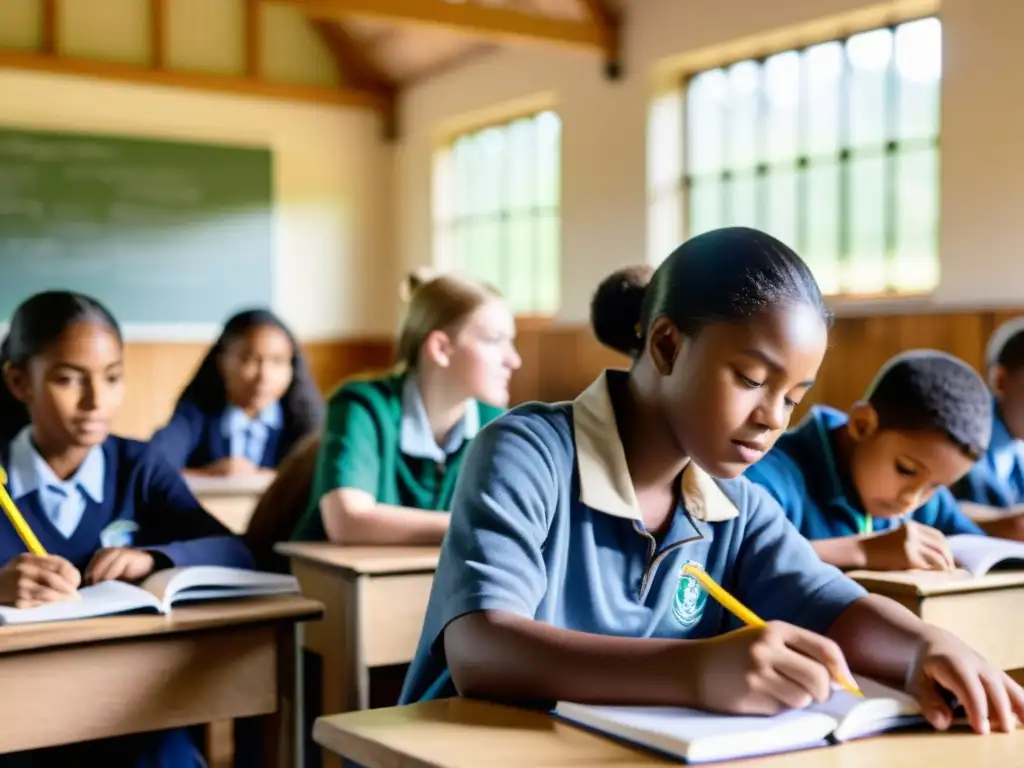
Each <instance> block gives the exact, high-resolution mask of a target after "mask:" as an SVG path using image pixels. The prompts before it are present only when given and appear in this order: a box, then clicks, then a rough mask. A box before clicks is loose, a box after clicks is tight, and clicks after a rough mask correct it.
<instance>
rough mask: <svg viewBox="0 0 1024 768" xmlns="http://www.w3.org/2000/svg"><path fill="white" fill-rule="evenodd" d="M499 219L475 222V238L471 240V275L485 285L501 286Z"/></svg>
mask: <svg viewBox="0 0 1024 768" xmlns="http://www.w3.org/2000/svg"><path fill="white" fill-rule="evenodd" d="M501 234H502V227H501V219H499V218H497V217H495V216H487V217H481V218H480V219H478V220H477V222H476V236H475V237H474V238H473V243H474V249H475V250H474V252H473V253H472V254H471V259H472V267H470V268H469V269H471V270H472V272H473V274H474V275H475V276H476V277H477V278H479V279H480V280H483V281H484V282H487V283H492V284H494V285H502V284H503V283H502V280H501V278H502V274H501V273H502V263H501V262H502V256H503V253H502V243H501Z"/></svg>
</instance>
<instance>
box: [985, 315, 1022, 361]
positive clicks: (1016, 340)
mask: <svg viewBox="0 0 1024 768" xmlns="http://www.w3.org/2000/svg"><path fill="white" fill-rule="evenodd" d="M985 357H986V360H985V363H986V365H987V366H988V367H989V368H991V367H992V366H994V365H1001V366H1002V367H1003V368H1005V369H1006V370H1007V371H1009V372H1010V373H1013V372H1015V371H1017V370H1019V369H1020V368H1024V317H1015V318H1014V319H1013V320H1008V321H1007V322H1005V323H1003V324H1002V325H1001V326H999V327H998V328H997V329H996V330H995V333H993V334H992V337H991V338H990V339H989V343H988V349H987V350H986V355H985Z"/></svg>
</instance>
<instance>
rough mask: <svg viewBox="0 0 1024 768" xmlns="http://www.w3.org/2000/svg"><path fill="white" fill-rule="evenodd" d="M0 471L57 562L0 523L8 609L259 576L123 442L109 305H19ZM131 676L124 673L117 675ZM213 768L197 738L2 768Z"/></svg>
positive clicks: (154, 737) (1, 592)
mask: <svg viewBox="0 0 1024 768" xmlns="http://www.w3.org/2000/svg"><path fill="white" fill-rule="evenodd" d="M0 362H2V370H3V381H4V386H2V387H0V432H2V437H0V463H2V464H3V466H4V467H5V468H6V470H7V477H8V483H7V487H8V490H9V492H10V494H11V496H12V498H13V499H14V502H15V504H16V505H17V506H18V508H19V509H20V510H21V512H22V514H23V515H24V517H25V520H26V521H27V523H28V525H29V527H31V528H32V530H33V532H34V533H35V534H36V536H37V538H38V539H39V541H40V543H41V544H42V545H43V548H44V549H45V550H46V552H47V553H48V554H47V555H46V556H38V555H32V554H27V553H26V548H25V546H24V545H23V543H22V541H21V539H20V538H19V537H18V534H17V533H16V532H15V529H14V527H13V526H12V525H10V524H9V523H8V522H7V520H6V518H0V563H4V565H3V568H2V570H0V604H4V605H13V606H15V607H18V608H29V607H33V606H37V605H41V604H44V603H49V602H53V601H57V600H67V599H73V597H74V595H75V593H76V591H77V589H78V587H79V586H80V585H83V584H96V583H99V582H102V581H108V580H122V581H132V582H137V581H140V580H141V579H144V578H145V577H146V576H148V575H149V574H150V573H152V572H153V571H156V570H159V569H162V568H169V567H172V566H189V565H207V564H210V565H214V564H216V565H226V566H233V567H240V568H249V567H251V566H252V558H251V556H250V554H249V552H248V550H246V548H245V547H244V546H243V545H242V543H241V542H240V541H239V540H238V539H237V538H236V537H234V536H232V535H231V534H230V533H229V532H228V530H227V529H226V528H224V527H223V526H222V525H221V524H220V523H218V522H217V521H216V520H215V519H214V518H212V517H211V516H210V515H208V514H207V513H206V512H205V511H204V510H203V508H202V507H201V506H200V505H199V503H198V502H197V501H196V500H195V498H194V497H193V496H192V494H191V493H190V492H189V490H188V488H187V487H186V486H185V483H184V481H183V480H182V479H181V477H180V476H179V475H178V474H177V473H176V472H175V471H174V469H173V468H171V467H170V466H169V465H167V464H166V462H164V461H163V460H162V459H161V458H160V457H159V456H158V455H157V454H155V453H154V452H153V451H152V450H151V449H150V448H149V446H147V445H146V444H145V443H140V442H136V441H134V440H127V439H124V438H121V437H116V436H114V435H111V434H110V422H111V419H112V418H113V417H114V414H115V412H116V411H117V409H118V407H120V405H121V402H122V400H123V398H124V373H123V367H124V362H123V348H122V341H121V333H120V330H119V329H118V326H117V323H116V321H115V320H114V318H113V317H112V316H111V315H110V313H109V312H107V310H106V309H105V308H104V307H103V306H101V305H100V304H99V303H98V302H96V301H94V300H93V299H90V298H88V297H86V296H82V295H80V294H77V293H70V292H66V291H50V292H46V293H39V294H36V295H35V296H33V297H31V298H30V299H28V300H27V301H25V302H24V303H23V304H22V305H21V306H19V307H18V308H17V310H16V311H15V313H14V317H13V318H12V319H11V325H10V332H9V333H8V335H7V338H6V339H5V340H4V342H3V346H2V347H0ZM110 674H112V675H115V674H117V670H110ZM87 759H88V760H90V761H92V760H93V759H96V760H98V761H100V762H101V763H103V762H106V763H107V764H108V765H137V766H161V767H163V766H166V767H167V768H171V766H174V767H175V768H178V767H179V766H185V767H187V766H201V765H203V761H202V758H201V757H200V755H199V754H198V752H197V751H196V750H195V748H194V747H193V746H192V742H191V741H190V739H189V736H188V733H187V731H185V730H181V729H179V730H173V731H163V732H154V733H145V734H139V735H136V736H128V737H124V738H116V739H106V740H103V741H100V742H89V743H87V744H78V745H71V746H66V747H58V748H54V749H45V750H38V751H33V752H26V753H20V754H16V755H6V756H2V757H0V766H8V765H18V766H31V765H38V766H50V765H85V764H86V763H85V762H84V761H85V760H87Z"/></svg>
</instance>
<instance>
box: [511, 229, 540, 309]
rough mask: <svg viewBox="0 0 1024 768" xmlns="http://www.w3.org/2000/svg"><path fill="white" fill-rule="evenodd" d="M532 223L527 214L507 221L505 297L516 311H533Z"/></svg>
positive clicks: (533, 249)
mask: <svg viewBox="0 0 1024 768" xmlns="http://www.w3.org/2000/svg"><path fill="white" fill-rule="evenodd" d="M534 222H535V217H534V216H532V215H531V214H529V213H519V214H515V215H513V216H511V217H510V218H509V220H508V267H509V269H508V281H507V282H506V283H505V286H506V289H505V296H506V298H507V299H508V302H509V305H510V306H512V307H513V308H515V309H516V310H517V311H523V310H524V309H525V310H526V311H530V310H532V309H533V283H534V280H535V277H534V268H533V256H534V252H535V250H536V249H535V248H534V244H533V242H534Z"/></svg>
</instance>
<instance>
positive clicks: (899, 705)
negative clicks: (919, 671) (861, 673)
mask: <svg viewBox="0 0 1024 768" xmlns="http://www.w3.org/2000/svg"><path fill="white" fill-rule="evenodd" d="M857 685H858V686H859V687H860V690H861V693H863V694H864V698H860V697H859V696H854V695H853V694H852V693H847V692H846V691H843V690H838V691H836V692H835V693H834V694H832V698H830V699H829V700H828V701H826V702H822V703H821V704H813V705H811V706H810V707H809V709H811V710H813V711H817V712H823V713H826V714H829V715H830V716H832V717H833V718H835V720H836V721H838V723H839V725H838V726H837V727H836V729H835V732H834V733H833V736H834V737H835V739H836V740H837V741H846V740H849V739H856V738H860V737H861V736H868V735H871V734H875V733H882V732H883V731H887V730H891V729H893V728H898V727H900V726H903V725H908V724H911V723H915V722H923V721H924V718H923V716H922V715H921V708H920V706H918V703H917V701H916V700H915V699H914V697H913V696H911V695H910V694H908V693H905V692H904V691H898V690H896V689H895V688H890V687H888V686H886V685H882V684H881V683H878V682H875V681H874V680H869V679H867V678H858V679H857Z"/></svg>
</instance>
